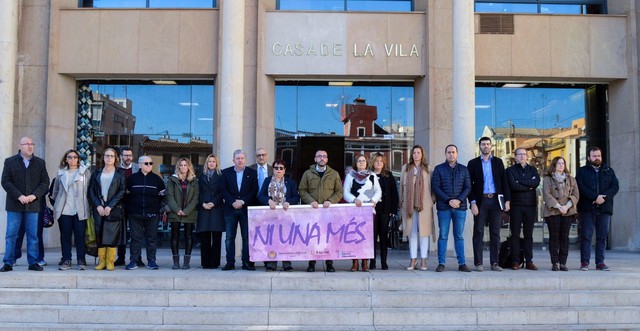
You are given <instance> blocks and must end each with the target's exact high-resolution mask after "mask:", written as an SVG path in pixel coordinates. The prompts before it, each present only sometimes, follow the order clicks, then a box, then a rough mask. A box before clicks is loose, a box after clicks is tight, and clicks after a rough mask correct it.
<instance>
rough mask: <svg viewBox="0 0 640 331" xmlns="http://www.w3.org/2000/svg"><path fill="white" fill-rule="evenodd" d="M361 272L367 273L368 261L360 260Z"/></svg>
mask: <svg viewBox="0 0 640 331" xmlns="http://www.w3.org/2000/svg"><path fill="white" fill-rule="evenodd" d="M362 271H364V272H367V271H369V260H368V259H363V260H362Z"/></svg>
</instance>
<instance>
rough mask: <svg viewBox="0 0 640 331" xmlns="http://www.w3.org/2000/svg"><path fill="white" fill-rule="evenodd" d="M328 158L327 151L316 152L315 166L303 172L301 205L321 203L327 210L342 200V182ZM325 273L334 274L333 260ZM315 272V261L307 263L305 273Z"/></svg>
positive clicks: (328, 263)
mask: <svg viewBox="0 0 640 331" xmlns="http://www.w3.org/2000/svg"><path fill="white" fill-rule="evenodd" d="M328 161H329V156H328V155H327V151H324V150H318V151H316V155H315V164H313V165H312V166H311V167H310V168H309V170H307V171H305V172H304V174H303V175H302V179H301V180H300V187H299V192H300V198H301V200H302V203H304V204H310V205H311V207H313V208H318V206H319V203H322V206H323V207H324V208H328V207H329V206H330V205H331V204H332V203H338V202H339V201H340V199H342V192H343V190H342V180H341V179H340V174H339V173H338V172H337V171H335V170H333V169H332V168H331V167H329V166H328V165H327V162H328ZM326 264H327V269H326V270H327V272H335V271H336V269H335V268H334V267H333V260H327V261H326ZM314 271H316V261H309V266H308V267H307V272H314Z"/></svg>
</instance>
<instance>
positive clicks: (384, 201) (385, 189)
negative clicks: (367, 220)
mask: <svg viewBox="0 0 640 331" xmlns="http://www.w3.org/2000/svg"><path fill="white" fill-rule="evenodd" d="M378 183H379V184H380V189H381V190H382V198H380V201H378V203H377V204H376V215H391V214H393V215H396V214H397V213H398V204H399V202H400V197H399V195H398V186H397V185H398V184H397V183H396V178H395V177H393V174H391V172H387V176H383V175H382V173H381V174H380V175H378Z"/></svg>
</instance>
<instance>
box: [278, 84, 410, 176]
mask: <svg viewBox="0 0 640 331" xmlns="http://www.w3.org/2000/svg"><path fill="white" fill-rule="evenodd" d="M295 84H297V83H296V82H279V83H278V85H276V92H275V93H276V95H275V105H276V109H275V126H276V155H278V156H280V157H283V158H285V156H286V155H287V154H285V153H291V154H292V156H291V159H292V165H291V166H290V167H289V169H288V170H287V171H288V172H289V170H291V173H290V175H292V176H293V178H295V179H299V178H300V176H302V172H303V171H304V170H305V169H306V168H308V167H309V165H310V164H311V163H313V155H312V156H311V157H309V156H306V155H304V153H305V151H307V150H312V152H311V153H314V152H315V149H317V148H325V147H327V145H329V144H331V146H329V147H331V148H332V150H331V151H329V154H331V155H332V156H330V157H329V158H330V161H329V164H330V166H331V167H333V168H335V169H336V170H340V172H341V173H342V170H343V168H344V166H345V165H351V164H352V162H353V158H354V157H355V155H358V154H361V153H364V154H365V155H367V156H369V155H370V154H371V153H372V152H374V151H375V152H383V153H385V155H387V158H388V162H389V166H390V167H391V169H392V170H393V171H394V174H395V175H398V176H399V174H400V170H401V167H402V164H403V163H406V162H408V159H407V158H406V156H407V155H409V153H406V152H407V151H408V149H410V148H411V146H412V144H413V128H414V126H413V110H414V105H413V102H414V98H413V86H409V85H399V86H359V85H358V83H357V82H356V83H355V84H354V86H327V83H317V84H315V83H305V84H306V85H295ZM314 84H315V85H314ZM324 138H331V139H333V140H328V139H326V140H325V141H326V142H324V143H323V142H322V140H323V139H324ZM336 138H338V140H335V139H336ZM329 141H331V142H329ZM336 141H339V142H338V143H336ZM316 143H317V144H319V145H317V144H316ZM305 144H306V145H305ZM309 144H311V145H309ZM314 144H316V145H314ZM322 144H325V145H322ZM303 145H304V146H303ZM338 145H339V146H338ZM336 154H339V157H338V156H337V155H336Z"/></svg>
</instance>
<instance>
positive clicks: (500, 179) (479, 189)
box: [467, 156, 511, 207]
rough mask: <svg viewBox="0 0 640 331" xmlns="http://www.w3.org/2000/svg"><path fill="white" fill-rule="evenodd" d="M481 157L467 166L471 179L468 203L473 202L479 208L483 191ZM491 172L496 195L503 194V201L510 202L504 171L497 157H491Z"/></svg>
mask: <svg viewBox="0 0 640 331" xmlns="http://www.w3.org/2000/svg"><path fill="white" fill-rule="evenodd" d="M481 158H482V156H478V157H476V158H475V159H471V161H469V163H468V164H467V169H468V170H469V176H470V178H471V193H470V194H469V198H468V199H469V202H471V201H475V202H476V203H477V204H478V207H480V204H482V194H483V189H484V174H483V172H482V160H481ZM491 171H492V173H493V182H494V184H495V187H496V192H495V193H496V194H503V195H504V201H511V192H510V191H509V184H508V183H507V176H506V175H505V171H504V163H502V160H501V159H499V158H497V157H493V156H492V157H491Z"/></svg>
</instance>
